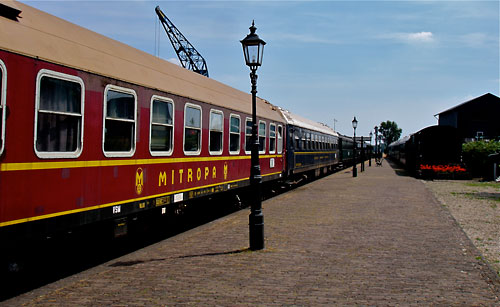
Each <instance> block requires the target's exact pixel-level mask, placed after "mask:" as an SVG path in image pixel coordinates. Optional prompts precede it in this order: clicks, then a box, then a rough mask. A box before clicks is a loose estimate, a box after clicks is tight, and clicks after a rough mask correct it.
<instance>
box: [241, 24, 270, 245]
mask: <svg viewBox="0 0 500 307" xmlns="http://www.w3.org/2000/svg"><path fill="white" fill-rule="evenodd" d="M255 30H257V28H256V27H255V25H254V22H253V21H252V26H251V27H250V34H248V35H247V36H246V37H245V38H244V39H243V40H241V44H242V45H243V54H244V55H245V62H246V64H247V66H248V67H250V80H251V81H252V139H251V153H252V155H251V166H250V187H251V189H252V198H253V199H252V203H251V205H250V216H249V221H250V249H251V250H259V249H263V248H264V215H263V214H262V199H261V195H262V192H261V184H262V176H261V174H260V164H259V139H258V137H257V107H256V94H257V74H256V72H257V68H258V67H259V66H261V65H262V55H263V53H264V45H265V44H266V42H264V41H263V40H262V39H260V38H259V36H258V35H257V34H255Z"/></svg>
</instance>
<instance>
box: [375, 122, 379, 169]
mask: <svg viewBox="0 0 500 307" xmlns="http://www.w3.org/2000/svg"><path fill="white" fill-rule="evenodd" d="M377 139H378V127H377V126H375V162H376V161H377V159H378V145H377Z"/></svg>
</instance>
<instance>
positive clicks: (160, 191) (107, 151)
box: [0, 1, 354, 246]
mask: <svg viewBox="0 0 500 307" xmlns="http://www.w3.org/2000/svg"><path fill="white" fill-rule="evenodd" d="M0 5H1V6H2V10H0V12H2V13H0V28H1V29H2V35H0V86H1V89H0V95H1V96H0V129H1V130H0V242H2V244H3V246H9V244H10V245H13V246H16V245H19V242H20V241H19V240H26V239H29V240H34V239H38V238H46V237H50V236H54V235H57V234H60V233H67V232H71V231H75V229H81V228H82V227H86V226H89V225H97V224H99V225H102V224H106V225H110V228H112V231H113V233H114V235H116V236H119V235H122V234H125V233H126V232H127V225H128V223H130V222H131V221H132V220H135V219H137V218H138V217H141V216H142V215H143V214H145V213H147V214H148V215H168V214H170V212H172V211H173V210H172V208H176V209H175V211H177V210H180V209H182V207H183V206H185V205H186V204H188V203H189V202H190V201H192V200H196V199H202V198H206V197H210V196H213V195H220V194H224V193H226V194H230V193H239V191H242V190H243V189H245V188H247V187H248V186H249V184H250V181H249V176H250V146H249V144H250V137H251V126H252V119H251V96H250V94H249V93H244V92H242V91H239V90H236V89H234V88H232V87H230V86H228V85H225V84H223V83H220V82H218V81H216V80H213V79H209V78H207V77H205V76H202V75H199V74H196V73H193V72H191V71H188V70H186V69H184V68H182V67H179V66H178V65H175V64H172V63H170V62H168V61H164V60H162V59H160V58H158V57H155V56H153V55H150V54H147V53H145V52H142V51H140V50H137V49H135V48H133V47H130V46H127V45H125V44H122V43H120V42H117V41H115V40H112V39H110V38H107V37H105V36H102V35H100V34H98V33H95V32H92V31H90V30H87V29H85V28H82V27H80V26H77V25H75V24H72V23H70V22H68V21H65V20H63V19H60V18H57V17H55V16H52V15H50V14H47V13H45V12H43V11H40V10H37V9H35V8H32V7H30V6H28V5H26V4H23V3H18V2H14V1H9V2H3V3H1V4H0ZM257 120H258V138H259V154H260V166H261V174H262V180H263V184H269V183H277V182H280V183H283V182H293V181H297V180H298V178H299V179H300V178H302V177H304V176H318V175H321V174H326V173H328V172H330V171H332V170H335V169H337V168H339V167H346V166H348V165H350V164H352V155H351V153H350V151H352V150H353V148H354V146H353V142H352V139H351V138H348V137H345V136H341V135H339V134H337V133H336V132H335V131H334V130H333V129H331V128H330V127H328V126H326V125H324V124H320V123H317V122H314V121H312V120H308V119H306V118H303V117H301V116H299V115H296V114H293V113H291V112H289V111H286V110H285V109H284V108H280V107H278V106H276V105H273V104H271V103H270V102H269V101H266V100H264V99H261V98H257Z"/></svg>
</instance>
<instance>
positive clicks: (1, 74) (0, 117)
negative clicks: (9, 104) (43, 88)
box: [0, 60, 7, 155]
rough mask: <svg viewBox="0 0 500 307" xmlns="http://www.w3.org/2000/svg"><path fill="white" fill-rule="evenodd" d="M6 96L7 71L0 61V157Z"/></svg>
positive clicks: (3, 134) (3, 133) (2, 145)
mask: <svg viewBox="0 0 500 307" xmlns="http://www.w3.org/2000/svg"><path fill="white" fill-rule="evenodd" d="M6 94H7V69H6V68H5V65H4V63H3V62H2V60H0V155H1V154H2V152H3V147H4V143H5V98H6V97H5V96H6Z"/></svg>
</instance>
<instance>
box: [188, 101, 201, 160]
mask: <svg viewBox="0 0 500 307" xmlns="http://www.w3.org/2000/svg"><path fill="white" fill-rule="evenodd" d="M200 152H201V107H200V106H197V105H194V104H189V103H186V106H185V109H184V153H185V154H186V155H198V154H200Z"/></svg>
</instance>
